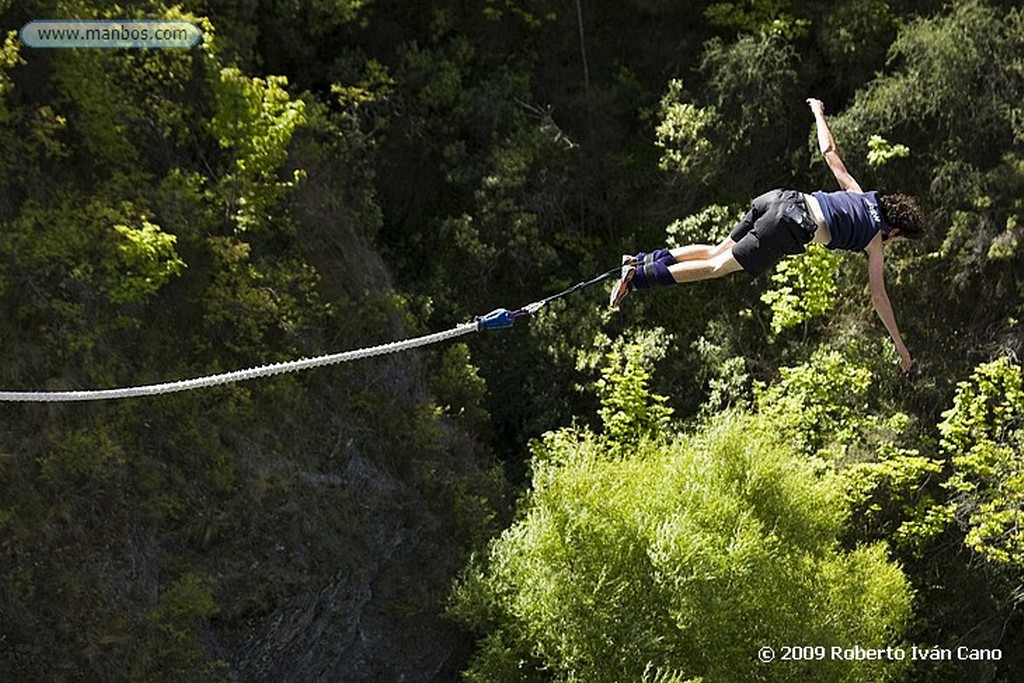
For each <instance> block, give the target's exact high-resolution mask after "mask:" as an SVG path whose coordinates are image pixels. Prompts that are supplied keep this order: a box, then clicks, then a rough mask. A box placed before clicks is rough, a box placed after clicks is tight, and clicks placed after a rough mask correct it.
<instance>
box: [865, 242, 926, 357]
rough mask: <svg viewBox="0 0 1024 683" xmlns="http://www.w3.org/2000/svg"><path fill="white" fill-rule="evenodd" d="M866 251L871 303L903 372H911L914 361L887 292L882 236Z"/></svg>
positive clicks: (869, 245)
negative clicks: (889, 339)
mask: <svg viewBox="0 0 1024 683" xmlns="http://www.w3.org/2000/svg"><path fill="white" fill-rule="evenodd" d="M864 251H865V252H867V255H868V281H869V282H870V286H871V303H872V304H873V305H874V307H875V312H876V313H878V317H879V318H881V319H882V324H883V325H885V329H886V330H888V331H889V336H890V337H892V341H893V343H894V344H895V345H896V353H898V354H899V356H900V367H901V368H902V369H903V372H910V369H911V367H913V364H914V361H913V360H912V359H911V358H910V352H909V351H907V347H906V345H905V344H904V343H903V337H902V336H901V335H900V330H899V327H897V326H896V314H895V313H893V311H892V302H890V301H889V294H888V293H887V292H886V291H885V252H884V250H883V248H882V239H881V236H880V235H875V238H874V239H873V240H871V243H870V244H868V246H867V249H865V250H864Z"/></svg>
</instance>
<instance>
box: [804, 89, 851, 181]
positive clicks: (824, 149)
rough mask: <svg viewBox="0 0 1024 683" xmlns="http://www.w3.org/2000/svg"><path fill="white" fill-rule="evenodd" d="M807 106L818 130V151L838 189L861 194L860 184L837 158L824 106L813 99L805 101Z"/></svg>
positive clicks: (841, 160) (837, 153)
mask: <svg viewBox="0 0 1024 683" xmlns="http://www.w3.org/2000/svg"><path fill="white" fill-rule="evenodd" d="M807 104H808V105H809V106H810V108H811V112H812V113H813V114H814V124H815V126H816V127H817V129H818V149H819V150H821V155H822V156H823V157H825V163H827V164H828V167H829V169H831V171H832V175H834V176H835V177H836V181H837V182H838V183H839V187H841V188H843V189H844V190H849V191H850V192H863V190H861V189H860V184H859V183H858V182H857V181H856V180H854V178H853V176H852V175H850V172H849V171H847V170H846V164H844V163H843V159H842V157H840V156H839V150H838V149H836V141H835V140H834V139H833V138H832V131H830V130H829V128H828V122H827V121H825V105H824V104H823V103H822V101H821V100H816V99H814V98H813V97H810V98H808V99H807Z"/></svg>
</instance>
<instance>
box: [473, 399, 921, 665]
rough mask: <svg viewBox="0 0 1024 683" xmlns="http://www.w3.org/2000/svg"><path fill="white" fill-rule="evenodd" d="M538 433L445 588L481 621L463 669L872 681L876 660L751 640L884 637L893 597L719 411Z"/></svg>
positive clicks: (738, 422) (823, 512) (808, 495)
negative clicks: (685, 433)
mask: <svg viewBox="0 0 1024 683" xmlns="http://www.w3.org/2000/svg"><path fill="white" fill-rule="evenodd" d="M630 446H631V448H630V452H631V455H630V457H628V458H624V459H619V458H614V457H609V455H608V451H607V444H606V440H605V439H603V438H598V437H594V436H592V435H589V434H586V433H582V434H581V433H577V432H572V431H565V432H558V433H554V434H551V435H548V436H547V437H546V438H545V439H544V441H543V443H542V444H540V445H538V446H537V449H536V452H535V454H534V478H533V488H532V491H531V493H530V494H529V496H528V497H527V498H526V500H524V501H523V505H522V512H521V517H520V519H519V521H517V522H516V523H515V524H514V525H513V526H512V527H511V528H510V529H509V530H508V531H506V532H505V533H504V534H503V535H502V536H501V538H500V539H498V540H497V541H495V542H494V543H493V544H492V546H491V548H490V551H489V554H488V558H487V565H486V568H477V569H476V570H474V571H473V572H472V573H471V574H470V575H469V576H468V577H467V579H466V581H465V582H464V583H463V585H462V586H461V587H460V589H459V592H458V600H457V604H456V607H455V611H456V613H457V614H459V615H461V616H462V618H464V619H467V620H468V621H470V622H471V623H473V624H475V625H476V626H477V627H478V628H485V629H486V632H487V636H486V637H485V638H484V639H483V640H482V641H481V643H480V649H479V651H478V653H477V656H476V657H475V659H474V660H473V663H472V665H471V667H470V669H469V671H468V672H467V674H466V677H467V679H468V680H471V681H510V680H553V681H577V680H586V681H594V682H595V683H600V682H601V681H609V682H611V681H624V680H636V681H640V680H650V678H652V677H655V678H656V677H657V676H662V677H664V676H670V680H671V677H675V679H676V680H678V679H686V678H689V677H696V676H700V677H702V679H703V680H715V681H734V680H735V681H743V680H751V679H753V678H758V679H764V680H779V681H782V680H794V679H797V678H805V677H813V679H814V680H821V681H827V680H865V681H867V680H871V681H874V680H880V679H881V678H883V677H885V676H887V675H892V674H893V673H894V672H893V671H892V670H890V669H889V668H888V667H887V666H886V665H881V664H879V663H878V662H870V663H869V662H861V663H858V664H850V663H838V662H831V663H830V662H827V661H826V662H814V663H813V664H806V663H799V662H776V663H774V664H773V665H772V666H771V667H764V666H763V665H761V664H759V663H758V662H757V660H756V656H755V655H756V652H757V649H758V648H759V647H763V646H764V645H765V644H773V645H779V644H782V643H792V642H813V643H818V644H822V645H852V644H859V645H861V646H862V647H878V646H884V644H886V643H891V642H893V640H892V639H893V638H898V634H899V633H900V632H901V630H902V628H903V624H904V623H905V621H906V619H907V617H908V616H909V609H910V591H909V590H908V587H907V583H906V579H905V578H904V577H903V575H902V573H901V572H900V570H899V569H898V568H897V567H895V566H894V565H892V564H890V563H889V562H888V561H887V560H886V559H885V553H884V550H883V549H882V548H881V547H880V546H873V547H865V548H858V549H856V550H853V551H842V550H840V549H839V547H838V544H837V543H836V540H835V539H836V535H837V534H838V532H839V529H840V528H841V526H842V522H843V518H844V516H845V512H844V509H843V505H842V502H841V500H840V498H838V497H837V496H836V494H837V491H838V489H837V487H836V486H835V484H834V482H833V481H832V479H831V478H830V477H828V476H822V475H821V474H819V473H818V472H816V470H815V468H814V466H813V465H812V464H811V463H810V462H809V461H807V460H806V458H805V457H804V456H803V455H802V454H800V453H799V452H797V451H794V450H792V449H790V448H789V447H788V446H786V445H785V444H784V442H782V441H780V440H778V439H777V438H776V431H775V427H774V425H772V424H771V423H769V422H767V421H765V420H763V419H760V418H754V417H749V416H744V415H742V414H739V413H726V414H723V415H721V416H719V417H718V418H716V420H715V421H714V422H712V423H711V424H709V425H707V426H706V428H705V430H704V433H703V434H701V435H697V436H690V437H680V438H678V440H677V441H676V442H675V443H673V444H672V445H671V446H660V445H656V443H655V442H652V441H650V440H649V439H646V438H641V439H640V440H638V441H633V442H631V444H630Z"/></svg>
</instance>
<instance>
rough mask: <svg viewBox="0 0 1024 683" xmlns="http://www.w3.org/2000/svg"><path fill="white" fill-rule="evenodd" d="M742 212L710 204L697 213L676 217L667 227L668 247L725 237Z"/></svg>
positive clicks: (706, 241) (700, 242) (708, 241)
mask: <svg viewBox="0 0 1024 683" xmlns="http://www.w3.org/2000/svg"><path fill="white" fill-rule="evenodd" d="M742 216H743V212H742V211H737V210H735V209H731V208H729V207H727V206H721V205H718V204H711V205H710V206H706V207H704V208H703V209H701V210H700V211H698V212H697V213H694V214H690V215H689V216H686V217H685V218H680V219H676V220H675V221H673V222H672V223H671V224H670V225H669V226H668V227H667V228H665V232H666V233H667V234H668V239H667V242H668V244H669V247H673V248H674V247H679V246H683V245H684V244H715V243H717V242H720V241H721V240H723V239H725V238H726V237H727V236H728V235H729V232H730V231H731V230H732V228H733V226H734V225H735V224H736V223H737V222H738V221H739V220H740V218H742Z"/></svg>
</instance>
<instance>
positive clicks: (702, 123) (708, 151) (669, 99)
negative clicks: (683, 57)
mask: <svg viewBox="0 0 1024 683" xmlns="http://www.w3.org/2000/svg"><path fill="white" fill-rule="evenodd" d="M682 98H683V82H682V81H680V80H678V79H673V80H671V81H669V84H668V92H666V93H665V95H664V96H663V97H662V99H661V109H660V111H659V116H660V123H659V124H658V127H657V128H656V129H655V133H656V134H657V142H656V144H657V145H658V147H660V148H661V149H662V150H664V151H663V152H662V154H661V160H660V161H659V162H658V165H659V166H660V167H661V169H662V170H665V171H675V172H676V173H679V174H681V175H684V176H686V175H690V174H697V175H699V174H700V172H702V171H705V170H706V167H707V165H708V163H709V160H710V159H711V158H712V149H713V147H712V143H711V141H710V140H708V132H709V130H710V129H711V128H712V127H713V126H714V125H715V123H716V122H717V118H718V117H717V113H716V112H715V109H714V107H706V108H702V107H697V106H695V105H693V104H692V103H690V102H684V101H682Z"/></svg>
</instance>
